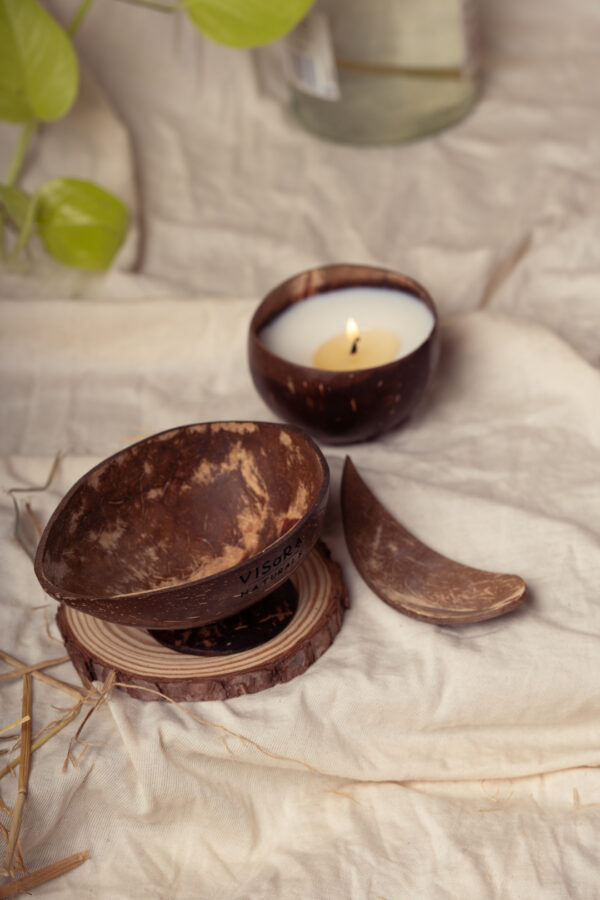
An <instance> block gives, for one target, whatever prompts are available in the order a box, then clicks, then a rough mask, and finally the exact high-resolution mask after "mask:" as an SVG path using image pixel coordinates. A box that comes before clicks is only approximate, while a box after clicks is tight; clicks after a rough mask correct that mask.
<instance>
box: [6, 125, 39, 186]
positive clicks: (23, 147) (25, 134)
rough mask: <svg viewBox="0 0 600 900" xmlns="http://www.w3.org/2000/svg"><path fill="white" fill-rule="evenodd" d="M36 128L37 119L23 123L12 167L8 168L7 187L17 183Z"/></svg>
mask: <svg viewBox="0 0 600 900" xmlns="http://www.w3.org/2000/svg"><path fill="white" fill-rule="evenodd" d="M35 129H36V122H35V119H30V120H29V122H25V124H24V125H23V129H22V131H21V137H20V138H19V143H18V144H17V147H16V150H15V152H14V155H13V158H12V160H11V163H10V169H9V170H8V177H7V179H6V186H7V187H13V186H14V185H15V184H16V182H17V179H18V177H19V175H20V174H21V169H22V168H23V163H24V161H25V154H26V153H27V147H28V146H29V141H30V140H31V137H32V135H33V133H34V131H35Z"/></svg>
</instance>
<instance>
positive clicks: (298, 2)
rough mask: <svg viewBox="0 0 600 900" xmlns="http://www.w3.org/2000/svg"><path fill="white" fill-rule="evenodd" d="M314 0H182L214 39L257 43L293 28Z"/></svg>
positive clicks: (243, 44)
mask: <svg viewBox="0 0 600 900" xmlns="http://www.w3.org/2000/svg"><path fill="white" fill-rule="evenodd" d="M313 2H314V0H183V4H184V6H185V8H186V10H187V13H188V15H189V17H190V19H191V20H192V22H193V23H194V24H195V25H196V26H197V27H198V28H199V29H200V31H201V32H202V33H203V34H205V35H206V36H207V37H209V38H211V39H212V40H213V41H218V42H219V43H220V44H229V45H230V46H231V47H257V46H258V45H260V44H268V43H269V42H270V41H274V40H276V39H277V38H280V37H282V36H283V35H284V34H287V32H288V31H291V30H292V28H294V26H295V25H297V24H298V22H299V21H300V19H302V18H303V17H304V16H305V15H306V13H307V12H308V10H309V9H310V7H311V6H312V5H313Z"/></svg>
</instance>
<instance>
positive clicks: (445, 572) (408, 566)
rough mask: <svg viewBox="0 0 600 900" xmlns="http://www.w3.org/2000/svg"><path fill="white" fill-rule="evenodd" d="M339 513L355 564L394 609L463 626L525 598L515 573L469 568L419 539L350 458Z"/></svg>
mask: <svg viewBox="0 0 600 900" xmlns="http://www.w3.org/2000/svg"><path fill="white" fill-rule="evenodd" d="M342 515H343V520H344V531H345V534H346V543H347V544H348V549H349V551H350V554H351V556H352V559H353V560H354V563H355V565H356V568H357V569H358V571H359V572H360V574H361V575H362V577H363V578H364V580H365V581H366V583H367V584H368V585H369V587H370V588H371V589H372V590H373V591H374V592H375V593H376V594H377V596H378V597H380V598H381V599H382V600H385V602H386V603H388V604H389V605H390V606H392V607H393V608H394V609H397V610H398V612H401V613H404V614H405V615H407V616H412V617H413V618H415V619H421V620H423V621H424V622H432V623H433V624H435V625H465V624H468V623H470V622H482V621H484V620H485V619H493V618H495V617H496V616H501V615H504V614H505V613H508V612H511V611H512V610H513V609H516V608H517V607H518V606H520V604H521V603H522V602H523V601H524V599H525V595H526V586H525V582H524V581H523V579H522V578H520V577H519V576H518V575H501V574H498V573H495V572H485V571H482V570H481V569H473V568H471V567H470V566H464V565H462V564H461V563H458V562H455V561H454V560H452V559H448V558H447V557H445V556H442V555H441V554H440V553H436V551H435V550H432V549H431V548H430V547H427V546H426V545H425V544H422V543H421V542H420V541H419V540H418V539H417V538H416V537H415V536H414V535H413V534H411V533H410V531H407V530H406V528H404V527H403V526H402V525H401V524H400V523H399V522H398V521H396V519H394V517H393V516H392V515H390V513H389V512H388V511H387V510H386V509H385V507H384V506H383V505H382V504H381V503H380V502H379V501H378V500H377V498H376V497H375V496H374V494H373V493H372V492H371V491H370V490H369V488H368V487H367V485H366V484H365V482H364V481H363V479H362V478H361V477H360V475H359V474H358V472H357V470H356V467H355V466H354V464H353V463H352V460H351V459H350V457H346V462H345V465H344V473H343V477H342Z"/></svg>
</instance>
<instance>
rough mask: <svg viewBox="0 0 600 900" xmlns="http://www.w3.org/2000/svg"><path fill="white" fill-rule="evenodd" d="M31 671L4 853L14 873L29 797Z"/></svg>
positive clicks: (27, 677) (25, 682) (27, 678)
mask: <svg viewBox="0 0 600 900" xmlns="http://www.w3.org/2000/svg"><path fill="white" fill-rule="evenodd" d="M31 706H32V701H31V673H29V672H28V673H27V674H26V675H24V676H23V705H22V714H23V719H26V721H24V722H23V724H22V725H21V755H20V758H19V785H18V790H17V802H16V803H15V808H14V810H13V815H12V821H11V823H10V832H9V834H8V844H7V847H6V853H5V855H4V866H3V869H4V872H5V874H11V873H12V861H13V856H14V853H15V847H16V845H17V840H18V838H19V831H20V828H21V818H22V816H23V807H24V806H25V800H26V798H27V784H28V782H29V767H30V764H31Z"/></svg>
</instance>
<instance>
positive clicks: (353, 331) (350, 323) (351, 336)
mask: <svg viewBox="0 0 600 900" xmlns="http://www.w3.org/2000/svg"><path fill="white" fill-rule="evenodd" d="M346 337H347V338H348V343H349V344H353V343H354V341H355V340H356V339H357V338H358V337H360V329H359V327H358V323H357V321H356V319H353V318H350V319H348V320H347V322H346Z"/></svg>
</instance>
